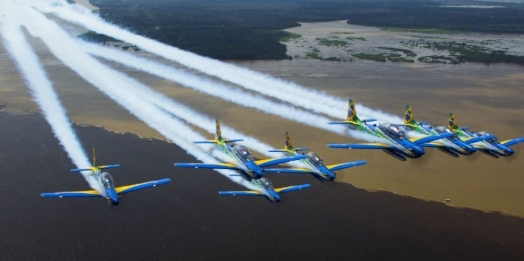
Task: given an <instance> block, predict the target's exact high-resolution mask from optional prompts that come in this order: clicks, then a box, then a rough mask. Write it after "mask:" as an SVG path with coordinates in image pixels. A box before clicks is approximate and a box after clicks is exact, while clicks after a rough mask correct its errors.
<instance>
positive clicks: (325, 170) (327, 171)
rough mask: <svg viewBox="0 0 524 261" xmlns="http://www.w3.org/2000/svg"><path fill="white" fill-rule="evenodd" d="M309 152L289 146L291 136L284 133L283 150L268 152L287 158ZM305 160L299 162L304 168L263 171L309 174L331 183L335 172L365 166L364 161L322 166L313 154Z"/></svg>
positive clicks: (322, 163)
mask: <svg viewBox="0 0 524 261" xmlns="http://www.w3.org/2000/svg"><path fill="white" fill-rule="evenodd" d="M307 150H309V149H308V148H294V147H293V145H292V144H291V135H290V134H289V132H287V131H286V142H285V147H284V149H281V150H270V152H284V153H285V154H286V155H287V156H297V155H301V152H303V151H307ZM305 155H306V157H307V158H305V159H302V160H300V161H301V162H302V163H304V168H286V169H284V168H282V169H264V171H265V172H268V173H290V174H311V175H313V177H315V178H316V179H318V180H319V181H320V182H324V181H332V180H334V179H335V178H336V177H337V175H336V173H335V171H337V170H341V169H347V168H352V167H356V166H360V165H364V164H366V161H364V160H360V161H353V162H346V163H341V164H334V165H328V166H326V165H324V160H322V158H320V156H319V155H318V154H316V153H314V152H308V153H305Z"/></svg>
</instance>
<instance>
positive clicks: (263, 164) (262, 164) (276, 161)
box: [255, 155, 306, 168]
mask: <svg viewBox="0 0 524 261" xmlns="http://www.w3.org/2000/svg"><path fill="white" fill-rule="evenodd" d="M304 158H306V155H297V156H293V157H283V158H278V159H265V160H257V161H255V163H256V164H257V165H258V166H259V167H261V168H263V167H268V166H272V165H277V164H281V163H286V162H290V161H294V160H301V159H304Z"/></svg>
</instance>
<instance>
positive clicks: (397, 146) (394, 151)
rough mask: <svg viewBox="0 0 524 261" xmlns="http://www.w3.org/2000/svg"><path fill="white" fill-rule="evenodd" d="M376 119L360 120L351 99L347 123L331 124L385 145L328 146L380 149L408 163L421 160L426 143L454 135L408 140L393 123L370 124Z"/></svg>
mask: <svg viewBox="0 0 524 261" xmlns="http://www.w3.org/2000/svg"><path fill="white" fill-rule="evenodd" d="M373 121H377V120H376V119H364V120H361V119H359V118H358V116H357V113H356V110H355V102H354V101H353V100H352V99H349V103H348V113H347V117H346V120H345V121H336V122H329V124H345V125H347V126H348V127H349V129H352V130H357V131H360V132H363V133H367V134H370V135H373V136H375V137H378V138H380V139H382V140H384V142H383V143H379V142H374V143H357V144H328V146H329V147H330V148H337V149H380V150H383V151H384V152H386V153H387V154H389V155H390V156H393V157H394V158H396V159H398V160H401V161H406V158H419V157H421V156H422V155H424V154H425V153H426V152H425V151H424V148H422V147H421V145H423V144H424V143H428V142H432V141H435V140H438V139H443V138H447V137H451V136H453V134H452V133H442V134H438V135H432V136H425V137H415V138H410V139H407V138H406V134H405V133H404V131H402V130H401V129H400V128H399V127H398V126H397V125H395V124H392V123H381V124H379V125H378V126H377V125H376V124H373V125H372V124H368V122H373Z"/></svg>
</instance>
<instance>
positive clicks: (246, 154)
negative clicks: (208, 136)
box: [175, 120, 306, 181]
mask: <svg viewBox="0 0 524 261" xmlns="http://www.w3.org/2000/svg"><path fill="white" fill-rule="evenodd" d="M238 141H242V140H241V139H232V140H225V139H224V138H222V131H221V130H220V122H219V121H218V120H216V134H215V139H214V140H206V141H195V142H194V143H212V144H216V145H217V146H218V148H219V149H220V150H221V151H222V152H224V153H226V154H227V155H229V156H230V157H231V158H232V159H233V160H234V161H235V162H224V163H216V164H207V163H175V166H177V167H181V168H205V169H231V170H236V171H238V173H240V174H241V175H242V176H243V177H244V178H245V179H247V180H248V181H251V180H252V179H260V178H261V177H262V175H263V174H264V170H263V168H264V167H268V166H272V165H277V164H281V163H286V162H290V161H294V160H300V159H303V158H306V156H305V155H297V156H293V157H284V158H278V159H264V160H253V156H252V155H251V152H250V151H249V149H248V148H247V147H245V146H242V145H238V144H234V142H238ZM230 143H233V144H232V145H231V144H230Z"/></svg>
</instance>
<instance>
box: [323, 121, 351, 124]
mask: <svg viewBox="0 0 524 261" xmlns="http://www.w3.org/2000/svg"><path fill="white" fill-rule="evenodd" d="M328 124H355V123H354V122H352V121H332V122H328Z"/></svg>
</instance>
